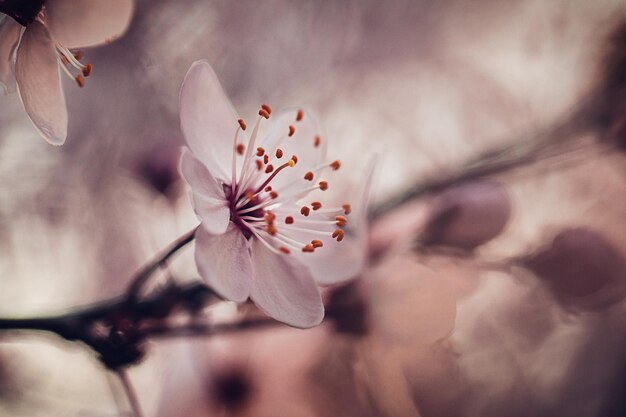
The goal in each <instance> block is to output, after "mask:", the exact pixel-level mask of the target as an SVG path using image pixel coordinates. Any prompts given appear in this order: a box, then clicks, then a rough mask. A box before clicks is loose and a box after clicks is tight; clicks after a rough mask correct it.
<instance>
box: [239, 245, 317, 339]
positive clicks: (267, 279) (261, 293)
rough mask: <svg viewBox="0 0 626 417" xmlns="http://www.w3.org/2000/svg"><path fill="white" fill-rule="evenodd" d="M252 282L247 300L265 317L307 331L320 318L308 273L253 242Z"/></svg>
mask: <svg viewBox="0 0 626 417" xmlns="http://www.w3.org/2000/svg"><path fill="white" fill-rule="evenodd" d="M251 249H252V263H253V265H254V280H253V283H252V290H251V293H250V298H252V300H253V301H254V303H255V304H256V305H257V306H258V307H259V308H260V309H261V310H263V311H265V312H266V313H267V314H268V315H269V316H271V317H273V318H275V319H276V320H279V321H282V322H283V323H286V324H289V325H291V326H294V327H300V328H307V327H313V326H315V325H317V324H319V323H320V322H321V321H322V319H323V318H324V305H323V304H322V298H321V296H320V292H319V288H318V287H317V284H316V283H315V281H314V280H313V277H312V276H311V274H310V273H309V271H308V269H307V268H306V267H305V266H304V265H302V264H300V263H299V262H297V261H296V260H295V258H294V257H292V256H290V255H282V254H281V255H278V254H275V253H274V252H272V251H270V250H269V249H268V248H267V247H265V246H264V245H263V243H261V242H260V241H259V240H258V239H253V241H252V245H251Z"/></svg>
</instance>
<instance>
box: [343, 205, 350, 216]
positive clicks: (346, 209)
mask: <svg viewBox="0 0 626 417" xmlns="http://www.w3.org/2000/svg"><path fill="white" fill-rule="evenodd" d="M341 207H343V212H344V213H345V214H346V216H347V215H348V214H350V213H352V206H351V205H350V204H348V203H346V204H344V205H343V206H341Z"/></svg>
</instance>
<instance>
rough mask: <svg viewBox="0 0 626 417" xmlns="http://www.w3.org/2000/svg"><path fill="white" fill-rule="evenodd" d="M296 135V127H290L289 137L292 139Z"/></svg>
mask: <svg viewBox="0 0 626 417" xmlns="http://www.w3.org/2000/svg"><path fill="white" fill-rule="evenodd" d="M294 133H296V127H295V126H294V125H289V137H292V136H293V134H294Z"/></svg>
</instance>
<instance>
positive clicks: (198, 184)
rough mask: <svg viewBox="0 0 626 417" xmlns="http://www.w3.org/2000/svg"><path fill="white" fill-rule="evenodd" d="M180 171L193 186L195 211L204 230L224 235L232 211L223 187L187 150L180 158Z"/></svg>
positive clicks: (185, 149)
mask: <svg viewBox="0 0 626 417" xmlns="http://www.w3.org/2000/svg"><path fill="white" fill-rule="evenodd" d="M179 170H180V173H181V175H182V177H183V178H184V179H185V181H187V183H189V185H190V186H191V190H192V201H193V206H194V210H195V211H196V213H197V214H198V216H199V217H200V220H202V224H203V226H204V228H205V229H206V230H207V231H209V232H210V233H212V234H221V233H224V232H225V231H226V227H227V226H228V222H229V219H230V209H229V208H228V202H227V201H226V197H225V195H224V190H223V189H222V186H221V185H220V184H219V183H218V182H217V181H216V180H215V178H213V176H212V175H211V173H210V172H209V170H208V169H207V168H206V167H205V166H204V165H203V164H202V162H200V161H199V160H198V159H196V158H195V157H194V156H193V154H192V153H191V152H190V151H189V149H187V148H184V149H183V153H182V155H181V157H180V167H179Z"/></svg>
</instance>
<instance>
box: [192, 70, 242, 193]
mask: <svg viewBox="0 0 626 417" xmlns="http://www.w3.org/2000/svg"><path fill="white" fill-rule="evenodd" d="M237 119H238V116H237V114H236V113H235V111H234V110H233V107H232V105H231V104H230V101H229V100H228V97H227V96H226V94H225V93H224V90H223V89H222V86H221V85H220V83H219V81H218V79H217V76H216V75H215V73H214V72H213V69H212V68H211V66H210V65H209V63H208V62H207V61H196V62H194V63H193V64H192V65H191V68H189V71H188V72H187V75H186V76H185V81H183V86H182V88H181V91H180V124H181V128H182V130H183V134H184V136H185V140H186V141H187V145H189V148H191V150H192V151H193V153H194V155H195V156H196V157H197V158H199V159H200V160H201V161H202V162H203V163H204V164H205V165H206V166H207V168H208V169H209V171H211V174H213V176H214V177H215V178H217V179H220V180H223V181H227V182H228V183H230V179H231V177H232V155H233V139H234V137H235V132H236V131H237V128H238V127H239V124H238V123H237Z"/></svg>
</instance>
